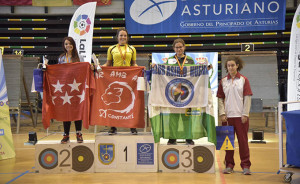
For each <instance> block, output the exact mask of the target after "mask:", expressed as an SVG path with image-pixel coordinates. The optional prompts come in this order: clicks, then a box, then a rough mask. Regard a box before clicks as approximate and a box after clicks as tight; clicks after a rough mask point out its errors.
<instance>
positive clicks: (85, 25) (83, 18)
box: [74, 15, 91, 36]
mask: <svg viewBox="0 0 300 184" xmlns="http://www.w3.org/2000/svg"><path fill="white" fill-rule="evenodd" d="M90 28H91V20H90V18H89V17H88V15H78V17H77V18H76V20H75V21H74V32H75V33H76V34H78V35H80V36H82V35H84V34H86V33H88V32H89V30H90Z"/></svg>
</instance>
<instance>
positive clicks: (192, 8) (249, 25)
mask: <svg viewBox="0 0 300 184" xmlns="http://www.w3.org/2000/svg"><path fill="white" fill-rule="evenodd" d="M285 9H286V1H285V0H246V1H240V0H222V1H221V0H217V1H210V0H201V1H196V0H194V1H187V0H125V21H126V28H127V29H128V32H129V33H130V34H157V33H199V32H203V33H204V32H241V31H263V30H284V29H285Z"/></svg>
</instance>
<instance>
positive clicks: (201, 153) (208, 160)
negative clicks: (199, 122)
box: [193, 146, 214, 173]
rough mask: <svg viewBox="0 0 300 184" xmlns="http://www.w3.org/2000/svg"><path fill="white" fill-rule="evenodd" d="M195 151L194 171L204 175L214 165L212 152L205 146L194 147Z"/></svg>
mask: <svg viewBox="0 0 300 184" xmlns="http://www.w3.org/2000/svg"><path fill="white" fill-rule="evenodd" d="M193 151H194V168H193V170H194V171H195V172H198V173H204V172H207V171H208V170H210V169H211V167H212V166H213V164H214V156H213V154H212V152H211V151H210V150H209V149H208V148H206V147H204V146H197V147H194V148H193Z"/></svg>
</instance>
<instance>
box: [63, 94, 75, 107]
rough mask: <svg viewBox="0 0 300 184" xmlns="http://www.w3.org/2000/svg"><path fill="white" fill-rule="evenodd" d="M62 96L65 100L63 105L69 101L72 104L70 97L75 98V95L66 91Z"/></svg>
mask: <svg viewBox="0 0 300 184" xmlns="http://www.w3.org/2000/svg"><path fill="white" fill-rule="evenodd" d="M60 98H61V99H63V100H64V102H63V105H65V103H67V102H68V103H69V104H71V102H70V99H71V98H73V96H69V95H68V93H67V92H66V93H65V96H60Z"/></svg>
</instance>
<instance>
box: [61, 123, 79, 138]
mask: <svg viewBox="0 0 300 184" xmlns="http://www.w3.org/2000/svg"><path fill="white" fill-rule="evenodd" d="M63 123H64V135H69V134H70V128H71V121H64V122H63ZM81 127H82V120H77V121H75V129H76V132H77V131H81Z"/></svg>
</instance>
